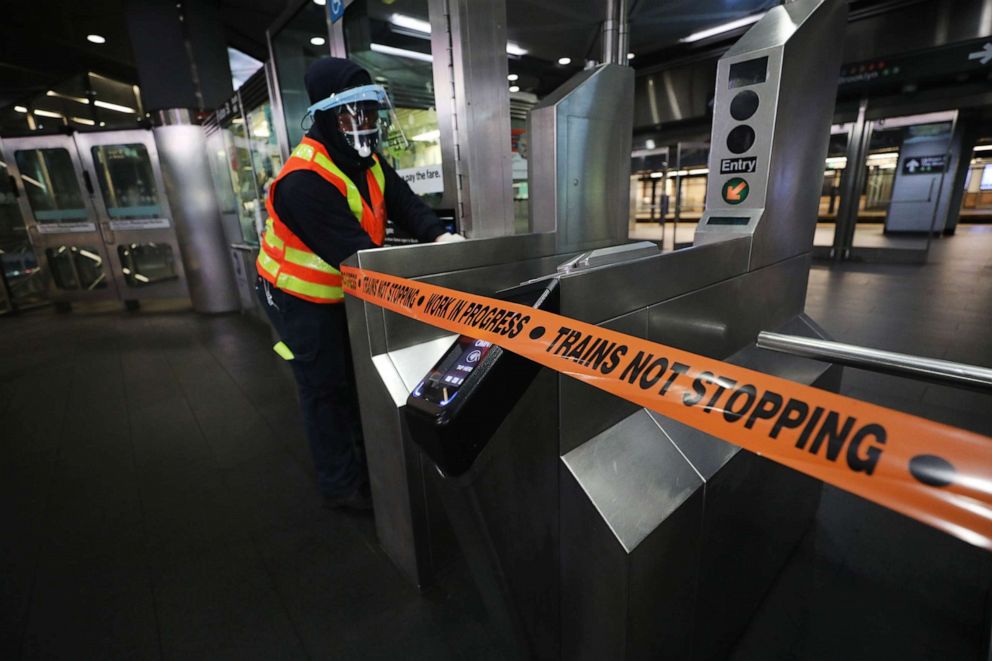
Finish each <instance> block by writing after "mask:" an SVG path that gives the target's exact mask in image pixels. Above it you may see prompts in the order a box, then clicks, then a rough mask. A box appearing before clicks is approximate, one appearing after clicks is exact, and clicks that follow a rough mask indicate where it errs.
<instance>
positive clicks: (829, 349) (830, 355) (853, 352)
mask: <svg viewBox="0 0 992 661" xmlns="http://www.w3.org/2000/svg"><path fill="white" fill-rule="evenodd" d="M757 345H758V347H759V348H761V349H770V350H772V351H780V352H782V353H789V354H792V355H794V356H803V357H804V358H813V359H815V360H824V361H827V362H831V363H839V364H841V365H848V366H850V367H858V368H861V369H866V370H871V371H873V372H883V373H885V374H894V375H896V376H909V377H913V378H917V379H925V380H927V381H936V382H938V383H947V384H950V385H955V386H967V387H970V388H973V389H977V390H983V391H984V390H992V369H989V368H987V367H979V366H977V365H966V364H964V363H954V362H951V361H949V360H938V359H936V358H923V357H921V356H912V355H909V354H904V353H894V352H892V351H881V350H879V349H870V348H868V347H859V346H857V345H854V344H843V343H841V342H830V341H828V340H815V339H811V338H808V337H798V336H795V335H783V334H780V333H769V332H768V331H762V332H761V333H759V334H758V342H757Z"/></svg>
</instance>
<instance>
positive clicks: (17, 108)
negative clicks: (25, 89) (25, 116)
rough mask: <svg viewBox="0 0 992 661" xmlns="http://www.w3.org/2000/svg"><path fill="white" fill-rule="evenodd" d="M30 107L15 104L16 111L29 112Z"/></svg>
mask: <svg viewBox="0 0 992 661" xmlns="http://www.w3.org/2000/svg"><path fill="white" fill-rule="evenodd" d="M27 111H28V109H27V108H25V107H24V106H14V112H27Z"/></svg>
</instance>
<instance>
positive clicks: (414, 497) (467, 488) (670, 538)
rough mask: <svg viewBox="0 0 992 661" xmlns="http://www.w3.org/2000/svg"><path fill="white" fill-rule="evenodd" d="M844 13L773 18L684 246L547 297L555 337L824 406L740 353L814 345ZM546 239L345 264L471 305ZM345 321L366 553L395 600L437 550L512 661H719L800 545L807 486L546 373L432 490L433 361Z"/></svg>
mask: <svg viewBox="0 0 992 661" xmlns="http://www.w3.org/2000/svg"><path fill="white" fill-rule="evenodd" d="M846 9H847V8H846V3H844V2H842V1H841V0H796V1H795V2H792V3H787V4H785V5H783V6H780V7H776V8H774V9H772V10H771V11H769V12H768V14H766V16H765V17H764V18H763V19H762V20H761V21H759V22H758V23H757V24H756V25H755V26H754V27H753V28H752V29H751V30H750V31H749V32H748V33H747V34H746V35H745V36H744V37H742V39H741V40H740V41H739V42H738V44H737V45H735V47H734V48H732V49H731V50H730V51H728V53H727V54H726V55H725V56H724V57H723V58H722V60H721V62H720V65H719V68H718V74H717V95H716V102H715V105H714V126H713V139H712V145H713V146H712V149H711V154H710V168H709V169H710V172H711V175H710V184H709V186H710V190H709V195H708V200H707V212H706V214H705V216H704V218H703V220H702V221H701V222H700V227H699V229H698V230H697V236H696V245H695V246H694V247H692V248H689V249H685V250H680V251H678V252H675V253H669V254H661V253H659V254H657V255H654V256H649V257H636V258H634V259H630V260H627V261H619V262H615V263H611V264H608V265H604V266H599V267H591V268H585V269H578V270H570V271H568V272H566V273H560V274H558V277H559V285H558V296H559V298H560V313H561V314H562V315H563V316H565V317H569V318H573V319H577V320H580V321H584V322H588V323H593V324H597V325H601V326H603V327H606V328H610V329H613V330H617V331H621V332H624V333H628V334H631V335H635V336H638V337H643V338H646V339H649V340H652V341H656V342H659V343H661V344H665V345H670V346H674V347H678V348H680V349H684V350H688V351H692V352H695V353H698V354H702V355H706V356H710V357H714V358H719V359H723V360H727V361H729V362H733V363H736V364H740V365H743V366H746V367H750V368H753V369H756V370H759V371H762V372H765V373H769V374H774V375H778V376H782V377H785V378H788V379H791V380H794V381H796V382H799V383H804V384H809V385H814V386H817V387H822V388H828V389H836V388H837V387H838V385H839V378H840V373H839V368H836V367H829V366H828V365H826V364H822V363H818V362H815V361H812V360H809V359H805V358H799V357H795V356H786V355H781V354H774V353H772V352H767V351H763V350H759V349H757V348H755V346H754V341H755V338H756V337H757V335H758V333H759V332H760V331H762V330H772V329H782V330H783V331H784V332H788V333H792V334H797V335H805V336H808V337H823V333H822V331H820V329H819V328H818V327H817V326H816V325H815V323H813V322H812V321H811V320H810V319H808V318H807V317H806V316H805V315H804V314H803V312H802V311H803V308H804V303H805V296H806V283H807V279H808V275H809V266H810V259H811V256H810V255H811V253H810V251H811V248H812V237H813V229H814V227H815V222H816V208H817V203H818V195H819V186H820V181H821V179H822V163H823V159H824V157H825V155H826V143H827V137H828V136H829V125H830V119H831V114H832V107H833V99H834V94H835V90H836V79H837V71H838V70H839V65H840V62H839V53H838V52H837V49H836V47H835V45H836V43H839V36H840V35H841V34H842V33H843V29H844V25H845V22H846ZM742 92H747V94H745V95H744V97H746V99H745V100H746V101H747V102H746V103H744V104H743V109H742V103H741V101H740V100H739V97H741V94H742ZM742 127H744V128H742ZM742 135H743V137H744V140H743V141H742V140H741V136H742ZM569 183H570V182H568V181H563V182H562V185H568V184H569ZM560 232H561V227H559V228H558V232H557V233H549V234H535V235H527V236H520V237H507V238H501V239H489V240H482V241H468V242H465V243H462V244H453V245H443V246H413V247H409V248H402V249H396V250H391V251H385V250H379V251H367V252H361V253H359V254H358V255H357V256H355V257H354V258H352V259H351V260H350V262H349V263H351V264H354V265H357V266H360V267H361V268H365V269H369V270H374V271H382V272H386V273H390V274H394V275H399V276H404V277H412V278H419V279H423V280H424V281H427V282H431V283H435V284H440V285H443V286H450V287H452V288H455V289H461V290H464V291H469V292H473V293H479V294H491V293H493V292H495V291H496V290H498V289H501V288H504V287H509V286H512V285H516V284H518V283H520V282H522V281H525V280H528V279H531V278H535V277H538V276H542V275H547V274H552V273H555V271H556V266H557V265H559V264H561V263H562V262H564V261H566V260H567V259H569V258H571V257H572V256H573V255H574V253H572V254H569V253H563V252H562V251H563V250H576V246H572V245H569V243H568V242H565V241H562V240H561V236H556V234H560ZM556 246H559V247H558V248H556ZM593 247H595V246H593ZM579 249H580V250H586V249H588V248H586V247H582V248H579ZM607 250H610V249H609V248H607ZM347 305H348V318H349V330H350V334H351V338H352V351H353V354H354V358H355V369H356V374H357V378H358V386H359V398H360V401H361V412H362V421H363V428H364V431H365V438H366V447H367V452H368V459H369V469H370V474H371V479H372V494H373V500H374V502H375V508H376V521H377V529H378V531H379V534H380V539H381V541H382V543H383V546H384V548H385V550H386V552H387V554H389V555H390V557H391V558H392V559H393V560H394V562H396V564H397V565H398V566H399V567H400V569H401V570H402V571H403V572H404V573H405V574H406V575H407V576H408V577H409V578H410V579H411V580H412V581H414V582H416V583H418V584H424V583H427V582H429V581H430V579H431V575H432V573H433V571H434V570H435V569H436V567H437V566H439V565H440V564H442V563H443V562H444V558H445V556H446V554H447V553H450V549H451V539H450V538H451V536H452V533H453V534H454V536H456V537H457V538H458V541H459V542H460V546H461V548H462V550H463V551H464V553H465V556H466V558H467V560H468V562H469V564H470V565H471V567H472V570H473V575H474V576H475V577H476V578H477V580H478V583H479V586H480V588H481V592H482V594H483V597H484V598H485V599H486V601H487V604H488V605H489V606H490V608H489V611H490V613H491V614H492V622H493V626H494V627H495V628H496V629H497V630H498V631H499V632H500V634H501V636H500V637H501V638H502V639H503V640H506V641H508V642H510V643H512V644H511V648H512V650H513V651H515V652H516V653H518V654H519V655H520V656H522V657H531V658H542V659H543V658H561V659H621V658H628V659H649V658H650V659H659V658H672V659H687V658H688V659H692V658H696V659H712V658H722V657H724V656H726V655H727V654H728V653H729V651H730V650H731V649H732V646H733V644H734V642H735V641H736V640H737V639H738V638H739V636H740V635H741V634H742V633H743V631H744V629H745V628H746V626H747V624H748V621H749V619H750V616H751V614H752V613H753V611H754V609H755V608H756V606H757V605H758V603H759V602H760V601H761V599H762V598H763V596H764V595H765V593H766V592H767V590H768V589H769V588H770V587H771V585H772V583H773V582H774V580H775V578H776V577H777V575H778V574H779V572H780V571H781V568H782V566H783V565H784V563H785V562H786V560H787V559H788V557H789V555H790V553H791V552H792V550H793V549H794V548H795V545H796V544H797V543H798V541H799V540H800V539H801V537H802V536H803V534H804V533H805V531H806V529H807V527H808V526H809V524H810V523H811V521H812V517H813V515H814V512H815V510H816V508H817V505H818V501H819V494H820V483H819V482H816V481H814V480H811V479H809V478H807V477H805V476H803V475H801V474H798V473H796V472H793V471H791V470H789V469H786V468H784V467H781V466H778V465H775V464H772V463H770V462H768V461H767V460H764V459H762V458H760V457H758V456H756V455H753V454H750V453H747V452H743V451H740V450H739V449H738V448H736V447H734V446H732V445H730V444H727V443H725V442H723V441H720V440H718V439H716V438H713V437H710V436H708V435H706V434H703V433H701V432H698V431H696V430H694V429H691V428H688V427H686V426H685V425H682V424H681V423H678V422H675V421H673V420H670V419H668V418H666V417H664V416H661V415H658V414H656V413H653V412H650V411H647V410H645V409H642V408H640V407H638V406H636V405H633V404H631V403H629V402H627V401H625V400H621V399H619V398H616V397H614V396H612V395H609V394H606V393H604V392H603V391H600V390H598V389H595V388H593V387H591V386H588V385H585V384H583V383H580V382H578V381H575V380H573V379H571V378H569V377H566V376H563V375H559V374H557V373H554V372H551V371H549V370H542V371H541V372H540V373H539V374H538V376H537V378H536V379H535V380H534V381H533V382H532V383H531V384H530V385H529V386H528V387H527V389H526V391H525V392H524V393H522V395H521V397H520V399H519V401H518V403H517V404H515V405H514V407H513V408H512V410H511V411H510V412H509V413H508V414H507V416H506V418H505V420H504V422H503V424H502V426H500V427H499V428H498V429H497V431H496V432H495V433H494V434H493V436H492V437H491V438H490V439H489V441H488V443H487V445H486V447H485V449H484V450H483V451H482V454H481V455H480V456H479V457H478V459H477V460H476V461H475V463H474V464H473V465H472V467H471V468H470V469H469V470H468V472H467V473H465V474H464V475H461V476H458V477H457V478H449V477H444V476H441V475H439V474H438V472H437V470H436V469H435V468H434V467H433V465H432V464H430V462H429V460H427V459H426V458H425V457H424V456H423V455H422V454H421V453H420V451H419V450H418V448H417V446H416V445H415V443H414V442H413V441H412V440H411V438H410V437H409V434H408V431H407V429H406V427H405V425H404V421H403V416H402V415H401V409H402V407H403V406H404V404H405V402H406V399H407V396H408V395H409V393H410V392H411V390H412V389H413V388H414V387H415V386H416V384H417V383H418V382H419V380H420V379H421V378H422V377H423V376H424V375H425V374H426V372H427V371H428V370H429V369H430V368H431V366H432V365H434V363H435V362H436V361H437V359H438V358H439V357H440V356H441V355H442V354H443V353H444V352H445V350H446V349H447V348H448V346H450V344H451V342H452V341H453V340H454V337H453V336H451V335H449V334H447V333H446V332H445V331H442V330H439V329H437V328H433V327H429V326H426V325H423V324H420V323H417V322H413V321H411V320H409V319H407V318H404V317H400V316H398V315H395V314H393V313H390V312H386V311H384V310H382V309H381V308H378V307H376V306H373V305H369V304H365V303H363V302H362V301H360V300H356V299H354V298H349V299H348V303H347ZM442 503H444V506H442ZM442 510H444V511H442Z"/></svg>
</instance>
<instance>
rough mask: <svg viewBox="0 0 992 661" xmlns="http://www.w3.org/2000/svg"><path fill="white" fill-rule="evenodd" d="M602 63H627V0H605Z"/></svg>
mask: <svg viewBox="0 0 992 661" xmlns="http://www.w3.org/2000/svg"><path fill="white" fill-rule="evenodd" d="M603 63H604V64H621V65H623V64H627V0H606V20H605V21H603Z"/></svg>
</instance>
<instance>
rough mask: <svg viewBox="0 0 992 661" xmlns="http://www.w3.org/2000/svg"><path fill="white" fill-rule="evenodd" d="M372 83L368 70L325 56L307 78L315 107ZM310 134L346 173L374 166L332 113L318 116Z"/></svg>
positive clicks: (309, 70)
mask: <svg viewBox="0 0 992 661" xmlns="http://www.w3.org/2000/svg"><path fill="white" fill-rule="evenodd" d="M371 82H372V77H371V76H370V75H369V74H368V72H367V71H366V70H365V69H363V68H362V67H360V66H358V65H357V64H355V63H354V62H351V61H350V60H345V59H343V58H340V57H325V58H321V59H319V60H317V61H316V62H314V63H313V64H311V65H310V67H309V68H308V69H307V73H306V75H305V76H304V77H303V83H304V85H305V86H306V88H307V96H309V97H310V103H311V104H313V103H317V102H318V101H323V100H324V99H326V98H327V97H329V96H330V95H332V94H337V93H338V92H342V91H344V90H346V89H351V88H352V87H359V86H361V85H368V84H370V83H371ZM307 134H308V135H309V136H310V137H311V138H313V139H314V140H317V141H318V142H320V143H322V144H323V145H324V146H325V147H327V151H328V152H329V153H330V156H331V160H333V161H334V162H335V163H337V164H338V167H341V168H342V169H344V170H345V171H346V172H347V171H348V170H351V171H354V170H357V169H366V168H368V167H370V166H371V165H372V157H371V156H369V157H368V158H362V157H360V156H359V155H358V153H357V152H356V151H355V150H354V149H352V148H351V146H350V145H349V144H348V143H347V142H346V141H345V139H344V136H343V135H342V134H341V131H340V130H338V125H337V121H336V120H335V118H334V116H333V114H332V113H330V112H326V111H325V112H318V113H316V114H315V115H314V120H313V127H311V129H310V131H308V133H307Z"/></svg>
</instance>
